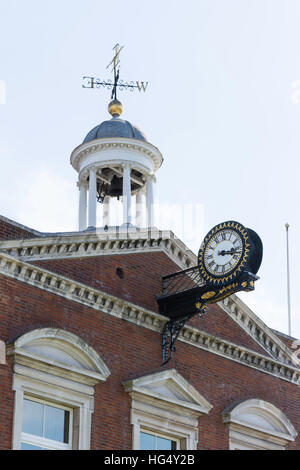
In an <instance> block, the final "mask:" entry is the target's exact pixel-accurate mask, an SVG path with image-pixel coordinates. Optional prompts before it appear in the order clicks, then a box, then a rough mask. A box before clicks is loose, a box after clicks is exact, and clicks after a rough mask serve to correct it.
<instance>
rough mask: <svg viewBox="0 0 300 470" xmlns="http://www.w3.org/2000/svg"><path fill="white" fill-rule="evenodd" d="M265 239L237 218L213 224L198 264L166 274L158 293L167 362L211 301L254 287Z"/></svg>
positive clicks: (165, 359) (200, 252)
mask: <svg viewBox="0 0 300 470" xmlns="http://www.w3.org/2000/svg"><path fill="white" fill-rule="evenodd" d="M262 252H263V247H262V242H261V239H260V237H259V236H258V235H257V233H256V232H254V231H253V230H251V229H249V228H246V227H244V226H243V225H242V224H240V223H239V222H235V221H233V220H230V221H227V222H223V223H221V224H218V225H216V226H215V227H213V228H212V229H211V230H210V231H209V232H208V234H207V235H206V237H205V238H204V240H203V242H202V244H201V247H200V249H199V252H198V265H197V266H193V267H192V268H188V269H185V270H183V271H178V272H175V273H172V274H168V275H166V276H163V278H162V286H163V288H162V293H161V294H160V295H157V296H156V300H157V303H158V306H159V313H160V314H162V315H164V316H166V317H168V319H169V321H168V322H167V323H166V324H165V326H164V330H163V332H162V346H163V364H165V363H166V362H168V360H170V358H171V357H172V353H173V351H174V350H175V346H174V343H175V341H176V338H177V337H178V335H179V333H180V331H181V329H182V328H183V326H184V324H185V322H186V321H187V320H189V319H190V318H191V317H192V316H194V315H195V314H198V315H200V316H202V315H203V314H204V313H205V309H206V307H207V305H208V304H210V303H216V302H219V301H220V300H222V299H224V298H226V297H228V296H229V295H232V294H234V293H236V292H239V291H251V290H254V283H255V281H256V280H257V279H259V277H258V276H257V275H256V273H257V271H258V269H259V267H260V264H261V260H262Z"/></svg>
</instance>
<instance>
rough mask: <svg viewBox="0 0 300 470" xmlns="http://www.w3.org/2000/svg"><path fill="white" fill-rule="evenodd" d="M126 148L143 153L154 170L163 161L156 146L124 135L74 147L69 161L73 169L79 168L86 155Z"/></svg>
mask: <svg viewBox="0 0 300 470" xmlns="http://www.w3.org/2000/svg"><path fill="white" fill-rule="evenodd" d="M110 149H112V150H114V149H128V150H131V151H134V152H141V153H143V154H145V155H146V156H147V157H148V158H150V160H151V161H152V162H153V165H154V171H156V170H158V168H159V167H160V166H161V164H162V162H163V156H162V154H161V153H160V151H159V150H158V148H157V147H155V146H154V145H152V144H150V143H149V142H143V141H141V140H137V139H127V138H124V137H118V138H117V137H115V138H112V137H111V138H109V139H95V140H93V141H91V142H86V143H84V144H81V145H79V146H78V147H76V148H75V149H74V150H73V152H72V154H71V157H70V163H71V165H72V166H73V168H74V169H75V170H77V171H78V170H79V164H80V161H81V160H82V159H83V158H85V157H86V156H87V155H90V154H92V153H95V152H101V151H103V150H110Z"/></svg>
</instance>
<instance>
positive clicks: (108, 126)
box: [83, 115, 147, 143]
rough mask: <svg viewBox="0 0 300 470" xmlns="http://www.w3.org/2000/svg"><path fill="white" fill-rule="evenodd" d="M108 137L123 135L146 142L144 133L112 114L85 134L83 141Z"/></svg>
mask: <svg viewBox="0 0 300 470" xmlns="http://www.w3.org/2000/svg"><path fill="white" fill-rule="evenodd" d="M110 137H125V138H127V139H137V140H142V141H144V142H147V138H146V136H145V134H144V133H143V132H142V131H141V130H140V129H138V128H137V127H136V126H134V125H132V124H131V123H130V122H129V121H124V120H123V119H120V118H119V117H118V116H117V115H114V116H113V117H112V119H109V120H108V121H103V122H102V123H101V124H99V125H98V126H96V127H94V128H93V129H92V130H91V131H90V132H89V133H88V134H87V136H86V138H85V139H84V141H83V143H86V142H90V141H91V140H94V139H107V138H110Z"/></svg>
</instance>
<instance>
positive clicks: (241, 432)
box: [222, 398, 297, 449]
mask: <svg viewBox="0 0 300 470" xmlns="http://www.w3.org/2000/svg"><path fill="white" fill-rule="evenodd" d="M222 417H223V422H224V423H226V424H228V425H229V438H230V441H231V444H230V445H231V448H246V447H247V446H249V448H253V449H259V448H260V449H268V448H272V449H276V448H278V449H279V448H284V446H285V445H286V444H287V443H288V442H291V441H294V440H295V438H296V436H297V431H296V430H295V428H294V426H293V425H292V423H291V422H290V420H289V419H288V418H287V416H285V414H284V413H283V412H282V411H281V410H279V409H278V408H277V407H276V406H274V405H273V404H272V403H269V402H266V401H264V400H260V399H256V398H253V399H249V400H245V401H242V402H240V403H237V404H233V405H231V406H229V407H228V408H226V409H225V410H224V411H223V413H222Z"/></svg>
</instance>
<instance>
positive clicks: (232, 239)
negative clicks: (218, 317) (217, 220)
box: [198, 221, 249, 285]
mask: <svg viewBox="0 0 300 470" xmlns="http://www.w3.org/2000/svg"><path fill="white" fill-rule="evenodd" d="M248 252H249V243H248V234H247V230H246V229H245V228H244V227H243V226H242V225H241V224H239V223H238V222H232V221H230V222H224V223H223V224H219V225H217V226H216V227H214V228H213V229H212V230H211V231H210V232H209V233H208V234H207V236H206V237H205V239H204V242H203V244H202V247H201V248H200V250H199V255H198V263H199V269H200V274H201V276H202V277H203V278H204V279H205V280H206V281H208V282H210V283H212V284H219V285H220V284H223V283H226V282H230V281H232V280H233V279H234V278H235V277H236V276H237V275H238V274H239V273H240V272H241V270H242V268H243V267H244V266H245V264H246V261H247V258H248Z"/></svg>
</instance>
